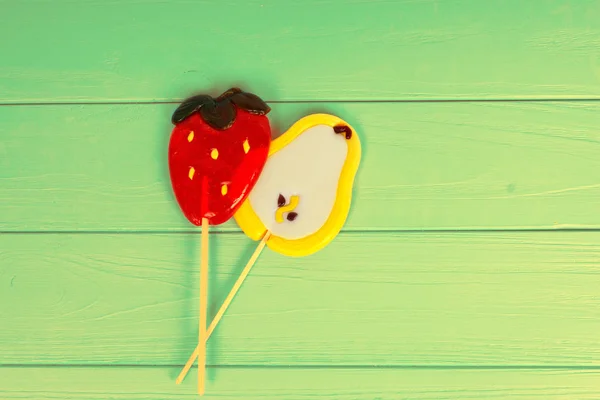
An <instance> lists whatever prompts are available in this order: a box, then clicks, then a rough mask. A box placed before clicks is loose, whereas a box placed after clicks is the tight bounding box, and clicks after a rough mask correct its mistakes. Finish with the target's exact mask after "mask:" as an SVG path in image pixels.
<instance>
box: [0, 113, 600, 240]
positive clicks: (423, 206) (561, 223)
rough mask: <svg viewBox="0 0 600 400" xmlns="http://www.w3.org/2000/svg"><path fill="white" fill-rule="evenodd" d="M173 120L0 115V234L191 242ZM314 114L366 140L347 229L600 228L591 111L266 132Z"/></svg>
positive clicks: (369, 120) (393, 120) (415, 118)
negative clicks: (169, 237) (175, 173)
mask: <svg viewBox="0 0 600 400" xmlns="http://www.w3.org/2000/svg"><path fill="white" fill-rule="evenodd" d="M174 108H175V106H174V105H129V106H124V105H121V106H117V105H87V106H86V105H77V106H35V107H34V106H27V107H0V120H1V121H3V123H2V124H0V230H2V231H5V232H6V231H132V230H134V231H157V230H158V231H186V230H188V231H189V230H191V229H194V228H195V227H193V226H192V225H191V224H190V223H189V222H188V221H187V220H186V219H185V218H184V217H183V214H182V213H181V212H180V210H179V208H178V205H177V203H176V201H175V199H174V197H173V194H172V190H171V184H170V181H169V177H168V169H167V151H166V149H167V146H168V140H169V135H170V132H171V129H172V125H170V122H169V117H170V114H171V113H172V111H173V109H174ZM310 112H330V113H334V114H337V115H339V116H341V117H342V118H344V119H346V120H348V121H349V122H350V123H351V124H352V125H354V126H355V128H356V129H357V130H358V133H359V134H360V135H361V141H362V143H363V150H364V151H363V159H362V162H361V166H360V168H359V171H358V174H357V178H356V184H355V192H354V195H353V205H352V208H351V212H350V216H349V218H348V220H347V222H346V225H345V229H348V230H373V229H374V230H399V229H419V230H421V229H507V228H508V229H523V228H526V229H538V228H598V227H600V213H598V212H597V211H598V210H599V209H600V157H598V154H599V152H598V149H599V143H600V129H599V128H598V127H599V126H600V103H573V102H556V103H531V104H529V103H485V104H482V103H460V104H456V103H454V104H428V105H426V106H425V105H423V104H382V103H358V104H332V103H316V104H310V105H298V104H277V105H275V106H274V109H273V111H272V114H271V118H272V123H273V126H274V129H275V130H276V131H278V132H281V131H283V130H285V129H287V128H288V127H289V126H290V125H291V124H292V123H293V122H294V121H296V120H297V119H298V118H300V117H301V116H303V115H305V114H306V113H310ZM299 167H301V166H299ZM218 229H219V230H225V231H227V230H229V231H231V230H238V227H237V225H235V223H234V222H233V221H230V222H228V223H226V224H224V225H222V226H219V227H218Z"/></svg>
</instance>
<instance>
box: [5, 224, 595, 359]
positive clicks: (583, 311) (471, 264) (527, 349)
mask: <svg viewBox="0 0 600 400" xmlns="http://www.w3.org/2000/svg"><path fill="white" fill-rule="evenodd" d="M599 242H600V232H528V233H514V232H513V233H493V232H489V233H466V232H465V233H453V234H452V233H445V234H441V233H405V234H399V233H396V234H395V233H387V234H380V233H371V234H365V233H343V234H342V235H341V236H339V237H338V238H337V239H336V240H335V241H334V242H332V244H331V245H330V246H328V247H327V248H325V249H324V250H322V251H321V252H319V253H316V254H315V255H313V256H310V257H306V258H286V257H284V256H280V255H277V254H275V253H274V252H272V251H270V250H265V252H263V255H262V256H261V258H260V259H259V261H258V264H257V266H256V267H255V269H254V270H253V271H252V273H251V274H250V276H249V278H248V280H247V282H246V283H245V284H244V286H243V287H242V289H241V291H240V293H239V294H238V295H237V297H236V299H235V300H234V302H233V304H232V305H231V306H230V309H229V311H228V312H227V314H226V315H225V317H224V320H223V321H222V322H221V323H220V325H219V326H218V327H217V330H216V331H215V333H214V336H213V337H212V338H211V341H210V342H209V344H208V359H207V362H208V364H209V365H281V366H287V365H332V364H335V365H387V366H390V365H401V366H411V365H422V366H428V365H429V366H431V365H446V366H457V365H458V366H464V365H493V366H514V365H519V366H523V365H525V366H527V365H566V366H569V365H573V366H600V340H599V337H598V332H599V331H600V297H599V296H598V287H600V262H599V261H600V248H599V247H598V243H599ZM211 246H212V248H211V251H210V257H211V260H210V261H211V263H210V265H212V269H211V272H210V276H211V278H210V279H211V280H210V289H209V296H210V301H209V303H210V316H212V315H214V314H215V312H216V309H217V308H218V306H219V305H220V304H221V302H222V300H223V299H224V298H225V295H226V294H227V292H228V291H229V288H230V287H231V286H232V285H233V282H234V281H235V279H236V278H237V276H238V274H239V271H240V270H241V268H242V267H243V265H244V263H245V261H246V260H247V259H248V257H249V255H250V253H251V252H252V250H253V248H254V246H256V243H255V242H250V240H249V239H247V238H246V237H244V236H243V235H241V234H237V233H235V234H219V235H213V237H212V238H211ZM198 252H199V235H197V234H167V235H154V234H116V235H104V234H87V235H81V234H80V235H69V234H20V235H18V234H5V235H2V236H0V266H2V268H1V269H0V287H1V288H2V289H1V290H0V304H4V305H9V306H3V307H0V321H2V329H1V330H0V364H70V363H77V364H136V365H137V364H151V365H177V364H183V363H184V362H185V361H186V359H187V356H188V355H189V353H190V351H191V350H192V349H193V348H194V347H195V345H196V343H197V318H198V310H197V304H198V301H197V282H198V256H199V255H198Z"/></svg>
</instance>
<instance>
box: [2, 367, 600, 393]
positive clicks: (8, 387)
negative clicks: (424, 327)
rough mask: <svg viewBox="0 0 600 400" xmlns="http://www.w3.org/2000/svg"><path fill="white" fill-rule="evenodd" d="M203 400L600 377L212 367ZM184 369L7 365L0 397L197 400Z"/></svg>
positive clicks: (470, 389)
mask: <svg viewBox="0 0 600 400" xmlns="http://www.w3.org/2000/svg"><path fill="white" fill-rule="evenodd" d="M208 372H209V375H210V376H211V377H212V378H211V379H210V380H209V381H208V382H207V393H206V395H205V396H204V397H203V399H208V400H210V399H244V400H253V399H256V400H262V399H336V400H354V399H373V400H375V399H376V400H392V399H394V400H396V399H435V400H440V399H456V400H459V399H460V400H463V399H467V398H473V399H508V398H510V399H517V400H520V399H525V400H530V399H544V400H559V399H565V400H566V399H569V400H572V399H597V398H598V393H599V392H600V372H598V371H581V370H579V371H578V370H561V369H558V370H546V371H545V370H535V369H533V370H531V369H526V370H517V371H513V370H416V371H415V370H404V369H400V370H378V369H350V370H340V369H316V370H315V369H308V370H306V369H286V368H283V369H247V368H226V369H222V368H212V369H209V371H208ZM176 373H177V369H176V368H164V367H163V368H161V367H156V368H69V369H66V368H0V397H1V398H2V399H3V400H17V399H63V400H76V399H81V400H83V399H85V400H88V399H108V398H110V399H118V400H120V399H123V400H124V399H127V400H142V399H144V400H145V399H156V400H159V399H160V400H163V399H173V400H175V399H188V398H189V399H197V398H198V395H197V394H196V393H194V388H195V379H196V377H195V376H193V375H194V374H190V377H189V378H188V379H189V380H186V382H185V383H184V384H183V385H181V386H176V385H174V384H173V375H174V374H176Z"/></svg>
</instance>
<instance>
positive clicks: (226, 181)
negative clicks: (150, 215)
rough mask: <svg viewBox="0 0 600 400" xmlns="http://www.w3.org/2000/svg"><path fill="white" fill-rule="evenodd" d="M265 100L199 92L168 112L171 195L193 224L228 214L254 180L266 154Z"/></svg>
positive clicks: (230, 92) (211, 221)
mask: <svg viewBox="0 0 600 400" xmlns="http://www.w3.org/2000/svg"><path fill="white" fill-rule="evenodd" d="M269 111H270V108H269V106H268V105H267V104H266V103H265V102H263V101H262V100H261V99H260V98H259V97H257V96H255V95H253V94H250V93H245V92H242V91H241V90H239V89H230V90H228V91H226V92H225V93H223V94H222V95H221V96H219V97H218V98H216V99H213V98H212V97H210V96H206V95H200V96H195V97H192V98H189V99H187V100H185V101H184V102H183V103H182V104H181V105H180V106H179V107H178V108H177V110H176V111H175V112H174V113H173V117H172V122H173V123H174V124H175V127H174V129H173V132H172V134H171V140H170V142H169V172H170V176H171V183H172V187H173V191H174V193H175V197H176V199H177V202H178V203H179V206H180V208H181V210H182V212H183V214H184V215H185V217H186V218H187V219H188V220H189V221H190V222H191V223H193V224H194V225H197V226H199V225H201V223H202V218H203V217H205V218H207V219H208V222H209V224H210V225H219V224H222V223H224V222H226V221H227V220H229V219H230V218H231V217H232V216H233V214H234V213H235V212H236V211H237V210H238V208H239V207H240V206H241V204H242V202H243V201H244V200H245V199H246V197H247V196H248V194H249V193H250V191H251V189H252V187H253V186H254V184H255V183H256V181H257V179H258V177H259V175H260V173H261V171H262V169H263V167H264V165H265V161H266V160H267V156H268V152H269V145H270V142H271V128H270V125H269V120H268V119H267V117H266V114H267V113H268V112H269Z"/></svg>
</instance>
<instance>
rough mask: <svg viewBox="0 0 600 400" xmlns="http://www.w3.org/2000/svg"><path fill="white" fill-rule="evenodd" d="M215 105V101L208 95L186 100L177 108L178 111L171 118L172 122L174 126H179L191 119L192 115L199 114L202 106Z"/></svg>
mask: <svg viewBox="0 0 600 400" xmlns="http://www.w3.org/2000/svg"><path fill="white" fill-rule="evenodd" d="M214 103H215V101H214V100H213V98H212V97H210V96H208V95H204V94H201V95H198V96H193V97H190V98H188V99H186V100H184V101H183V102H182V103H181V104H180V105H179V107H177V109H176V110H175V112H174V113H173V116H172V117H171V122H172V123H173V124H177V123H179V122H181V121H183V120H184V119H186V118H187V117H189V116H190V115H192V114H193V113H195V112H197V111H198V110H199V109H200V108H201V107H202V106H204V105H207V104H209V105H211V104H212V105H214Z"/></svg>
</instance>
